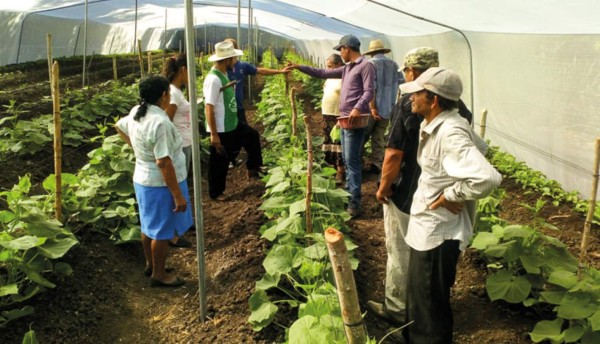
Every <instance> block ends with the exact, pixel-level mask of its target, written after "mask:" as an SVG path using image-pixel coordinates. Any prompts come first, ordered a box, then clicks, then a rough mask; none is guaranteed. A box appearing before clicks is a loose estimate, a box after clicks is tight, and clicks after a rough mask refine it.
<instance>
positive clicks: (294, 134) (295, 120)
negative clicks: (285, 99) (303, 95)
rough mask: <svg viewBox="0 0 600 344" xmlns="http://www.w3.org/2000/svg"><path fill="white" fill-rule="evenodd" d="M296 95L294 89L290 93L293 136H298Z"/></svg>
mask: <svg viewBox="0 0 600 344" xmlns="http://www.w3.org/2000/svg"><path fill="white" fill-rule="evenodd" d="M288 74H289V73H288ZM286 77H287V74H286ZM286 84H287V83H286ZM295 94H296V89H295V88H292V91H291V92H290V102H291V103H292V136H296V135H297V133H296V130H297V129H296V123H297V122H298V111H297V110H296V99H295Z"/></svg>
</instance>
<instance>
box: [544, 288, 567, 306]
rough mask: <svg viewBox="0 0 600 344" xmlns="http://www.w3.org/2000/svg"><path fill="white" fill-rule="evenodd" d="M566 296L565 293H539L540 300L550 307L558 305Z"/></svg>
mask: <svg viewBox="0 0 600 344" xmlns="http://www.w3.org/2000/svg"><path fill="white" fill-rule="evenodd" d="M566 294H567V292H566V291H542V292H540V296H541V300H542V301H544V302H547V303H549V304H551V305H560V304H561V303H562V300H563V298H564V297H565V295H566Z"/></svg>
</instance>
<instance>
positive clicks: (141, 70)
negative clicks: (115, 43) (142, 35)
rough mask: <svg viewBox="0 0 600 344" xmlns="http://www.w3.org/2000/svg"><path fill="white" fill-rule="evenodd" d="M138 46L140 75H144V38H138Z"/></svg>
mask: <svg viewBox="0 0 600 344" xmlns="http://www.w3.org/2000/svg"><path fill="white" fill-rule="evenodd" d="M137 47H138V62H139V64H140V77H142V78H143V77H144V59H143V58H142V40H141V39H138V40H137Z"/></svg>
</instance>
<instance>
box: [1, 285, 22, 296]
mask: <svg viewBox="0 0 600 344" xmlns="http://www.w3.org/2000/svg"><path fill="white" fill-rule="evenodd" d="M18 293H19V285H18V284H17V283H13V284H9V285H3V286H0V297H2V296H6V295H15V294H18Z"/></svg>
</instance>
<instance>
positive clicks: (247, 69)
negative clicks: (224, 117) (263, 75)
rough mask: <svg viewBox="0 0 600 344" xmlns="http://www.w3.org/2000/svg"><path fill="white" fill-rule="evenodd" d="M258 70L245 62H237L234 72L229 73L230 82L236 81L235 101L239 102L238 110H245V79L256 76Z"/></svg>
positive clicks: (229, 71)
mask: <svg viewBox="0 0 600 344" xmlns="http://www.w3.org/2000/svg"><path fill="white" fill-rule="evenodd" d="M257 72H258V69H257V68H256V66H254V65H252V64H250V63H248V62H245V61H239V60H238V61H237V62H236V63H235V65H233V69H232V70H228V71H227V76H228V77H229V80H235V81H236V82H235V101H236V102H237V108H238V110H239V109H243V108H244V78H245V77H246V76H248V75H256V73H257Z"/></svg>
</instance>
